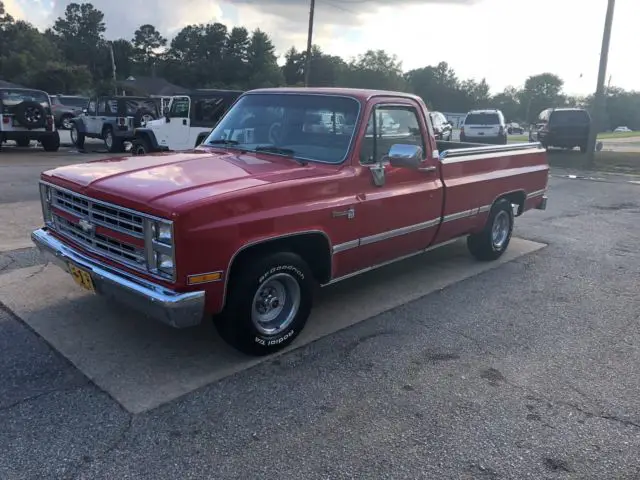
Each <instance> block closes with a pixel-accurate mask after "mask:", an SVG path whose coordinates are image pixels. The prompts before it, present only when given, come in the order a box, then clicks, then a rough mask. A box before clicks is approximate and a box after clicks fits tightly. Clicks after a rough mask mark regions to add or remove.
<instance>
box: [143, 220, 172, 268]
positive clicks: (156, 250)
mask: <svg viewBox="0 0 640 480" xmlns="http://www.w3.org/2000/svg"><path fill="white" fill-rule="evenodd" d="M148 222H149V223H148V225H149V227H150V228H149V229H148V230H147V242H146V244H147V249H148V251H147V259H148V260H147V268H148V269H149V271H150V272H152V273H156V274H158V275H161V276H163V277H168V278H171V279H173V278H174V274H175V261H174V248H173V247H174V245H173V224H172V223H170V222H164V221H162V220H151V219H149V220H148Z"/></svg>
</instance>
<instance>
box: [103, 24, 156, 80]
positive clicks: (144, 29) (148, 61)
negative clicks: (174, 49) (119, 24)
mask: <svg viewBox="0 0 640 480" xmlns="http://www.w3.org/2000/svg"><path fill="white" fill-rule="evenodd" d="M131 45H132V46H133V54H134V58H135V62H136V64H137V65H138V67H139V70H140V72H141V73H142V74H145V75H149V74H151V73H154V68H155V66H156V64H157V61H158V59H159V58H160V57H161V53H162V52H159V50H160V49H161V48H163V47H165V46H166V45H167V39H166V38H164V37H163V36H162V35H161V34H160V32H159V31H158V30H156V27H154V26H153V25H150V24H148V23H147V24H144V25H140V27H138V29H137V30H136V31H135V33H134V34H133V39H132V40H131ZM114 56H115V51H114Z"/></svg>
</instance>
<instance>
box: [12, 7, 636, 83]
mask: <svg viewBox="0 0 640 480" xmlns="http://www.w3.org/2000/svg"><path fill="white" fill-rule="evenodd" d="M36 1H38V0H5V5H7V6H8V7H9V11H10V12H12V14H15V15H16V16H21V17H25V16H27V17H28V18H29V20H30V21H34V19H37V18H39V17H38V14H40V12H42V10H41V9H42V7H37V6H36V4H35V3H33V2H36ZM76 1H79V2H80V1H81V0H76ZM17 2H20V4H18V3H17ZM30 2H32V3H30ZM45 3H46V2H45ZM68 3H70V1H69V0H65V1H56V2H55V8H54V9H53V12H52V13H51V15H50V16H49V18H48V21H49V23H50V22H52V21H53V19H54V18H55V17H57V16H58V15H60V14H62V12H64V9H65V7H66V5H67V4H68ZM92 3H93V4H94V6H95V7H96V8H98V9H100V10H102V11H103V12H104V13H105V21H106V23H107V28H108V32H107V34H108V36H109V37H111V38H115V37H123V38H131V37H132V36H133V32H134V30H135V29H136V28H137V27H138V26H139V25H140V24H142V23H151V24H153V25H155V26H156V27H157V28H158V29H159V30H160V31H161V32H162V33H163V34H164V35H166V36H172V35H173V34H175V33H176V32H177V30H179V29H180V28H181V27H183V26H185V25H188V24H191V23H207V22H212V21H219V22H222V23H225V24H226V25H227V26H229V27H232V26H235V25H242V26H245V27H247V28H249V29H250V30H252V29H255V28H260V29H262V30H264V31H265V32H267V33H268V34H269V35H270V36H271V37H272V38H273V39H274V43H275V44H276V47H277V48H278V51H279V53H281V54H282V53H284V52H285V51H286V50H287V49H288V48H289V47H290V46H291V45H295V46H296V47H297V48H299V49H304V48H305V46H306V38H307V20H308V13H309V0H230V1H227V2H222V1H216V0H213V1H212V0H182V1H181V2H169V1H167V0H128V1H125V0H108V1H107V0H94V1H93V2H92ZM20 7H21V8H22V13H21V14H18V13H14V12H19V11H20ZM605 9H606V1H604V0H601V1H598V2H596V1H594V0H588V1H587V0H536V1H535V2H530V1H524V0H477V1H474V0H458V1H456V0H453V1H451V0H449V1H446V0H439V1H438V0H431V1H428V2H425V1H424V0H366V1H365V0H316V15H315V17H316V21H315V28H314V43H316V44H318V45H320V46H321V47H322V49H323V50H324V51H325V52H326V53H331V54H334V55H341V56H342V57H347V58H348V57H351V56H354V55H357V54H359V53H363V52H364V51H365V50H367V49H370V48H371V49H378V48H380V49H385V50H387V51H388V52H389V53H394V54H396V55H398V57H399V58H400V59H401V60H402V61H403V65H404V67H405V69H411V68H418V67H422V66H425V65H433V64H436V63H438V62H440V61H442V60H444V61H446V62H448V63H449V64H450V65H451V66H452V67H453V68H454V69H455V70H456V71H457V72H458V74H459V76H460V77H462V78H476V79H480V78H483V77H486V78H487V81H488V82H489V84H490V85H491V86H492V87H493V89H494V90H499V89H502V88H504V87H505V86H507V85H520V84H522V83H523V82H524V80H525V78H526V77H527V76H529V75H532V74H536V73H541V72H544V71H549V72H554V73H557V74H559V75H560V76H561V77H562V78H563V79H564V80H565V82H566V89H567V90H568V91H569V92H575V93H587V92H591V91H593V89H594V88H595V83H596V75H597V70H598V59H599V54H600V44H601V40H602V27H603V23H604V13H605ZM25 14H26V15H25ZM638 18H640V1H638V0H618V1H617V2H616V14H615V19H614V34H613V38H612V41H611V54H610V59H609V73H610V74H611V75H612V77H613V80H612V83H613V84H615V85H618V86H621V87H624V88H627V89H633V88H635V89H639V90H640V77H638V74H637V67H636V62H635V60H634V58H635V53H636V52H637V50H638V47H640V40H639V38H640V37H638V35H637V33H636V23H637V19H638ZM45 23H46V22H45ZM38 24H39V26H42V24H41V23H40V22H38ZM581 74H582V75H583V76H582V78H580V75H581Z"/></svg>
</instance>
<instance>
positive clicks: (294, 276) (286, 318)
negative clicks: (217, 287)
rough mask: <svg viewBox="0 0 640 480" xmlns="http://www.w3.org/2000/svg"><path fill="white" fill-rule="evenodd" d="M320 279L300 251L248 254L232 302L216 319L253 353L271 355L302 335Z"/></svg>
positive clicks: (225, 334) (229, 338)
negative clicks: (296, 252) (314, 275)
mask: <svg viewBox="0 0 640 480" xmlns="http://www.w3.org/2000/svg"><path fill="white" fill-rule="evenodd" d="M314 286H315V280H314V278H313V275H312V273H311V270H310V269H309V267H308V265H307V264H306V263H305V262H304V260H302V258H300V256H298V255H296V254H294V253H289V252H282V253H275V254H267V255H266V256H264V257H262V258H260V257H251V258H248V257H245V259H244V261H241V263H240V264H239V265H238V266H237V267H234V270H233V272H232V276H231V279H230V280H229V285H228V294H227V302H226V306H225V309H224V312H222V313H221V314H220V315H218V316H217V317H216V318H215V319H214V321H215V325H216V328H217V330H218V332H219V333H220V336H221V337H222V338H223V339H224V340H225V341H226V342H227V343H229V344H230V345H231V346H233V347H234V348H236V349H238V350H240V351H241V352H244V353H246V354H249V355H268V354H270V353H274V352H277V351H278V350H281V349H283V348H285V347H286V346H288V345H289V344H291V342H293V340H294V339H295V338H296V337H297V336H298V335H299V334H300V332H301V331H302V329H303V328H304V326H305V324H306V323H307V319H308V318H309V314H310V313H311V306H312V303H313V290H314Z"/></svg>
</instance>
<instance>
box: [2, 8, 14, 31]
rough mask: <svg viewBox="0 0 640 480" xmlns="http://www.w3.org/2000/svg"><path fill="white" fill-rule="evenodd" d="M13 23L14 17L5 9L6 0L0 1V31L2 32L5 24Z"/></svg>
mask: <svg viewBox="0 0 640 480" xmlns="http://www.w3.org/2000/svg"><path fill="white" fill-rule="evenodd" d="M12 23H13V17H12V16H11V15H9V14H8V13H7V11H6V10H5V9H4V2H2V1H0V32H2V30H3V28H4V27H5V25H10V24H12Z"/></svg>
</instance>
